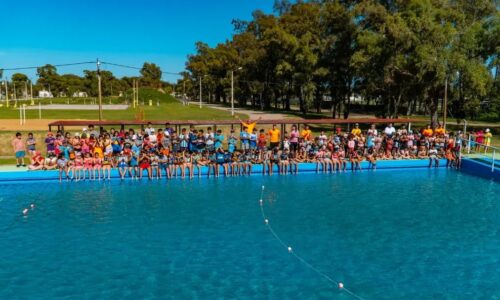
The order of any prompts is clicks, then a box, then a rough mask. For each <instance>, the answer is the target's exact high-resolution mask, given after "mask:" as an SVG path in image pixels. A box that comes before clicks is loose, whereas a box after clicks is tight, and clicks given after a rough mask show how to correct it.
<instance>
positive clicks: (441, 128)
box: [434, 124, 445, 136]
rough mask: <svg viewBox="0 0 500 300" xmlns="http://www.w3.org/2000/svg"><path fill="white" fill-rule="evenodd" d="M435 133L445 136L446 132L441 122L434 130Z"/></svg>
mask: <svg viewBox="0 0 500 300" xmlns="http://www.w3.org/2000/svg"><path fill="white" fill-rule="evenodd" d="M434 133H435V134H436V135H437V136H443V135H444V133H445V131H444V128H443V126H442V125H441V124H439V125H438V127H437V128H436V129H435V130H434Z"/></svg>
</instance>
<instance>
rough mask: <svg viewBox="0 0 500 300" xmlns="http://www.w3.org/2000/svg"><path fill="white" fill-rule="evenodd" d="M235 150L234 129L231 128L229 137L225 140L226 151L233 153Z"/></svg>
mask: <svg viewBox="0 0 500 300" xmlns="http://www.w3.org/2000/svg"><path fill="white" fill-rule="evenodd" d="M235 150H236V136H235V135H234V129H231V134H230V135H229V139H228V141H227V151H228V152H229V153H234V151H235Z"/></svg>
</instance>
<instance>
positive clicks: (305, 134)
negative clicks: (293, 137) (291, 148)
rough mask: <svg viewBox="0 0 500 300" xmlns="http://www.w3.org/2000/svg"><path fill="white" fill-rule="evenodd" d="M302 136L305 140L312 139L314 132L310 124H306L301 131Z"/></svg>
mask: <svg viewBox="0 0 500 300" xmlns="http://www.w3.org/2000/svg"><path fill="white" fill-rule="evenodd" d="M300 136H301V137H302V139H304V141H310V140H312V132H311V129H309V126H307V125H306V126H305V127H304V129H302V131H301V132H300Z"/></svg>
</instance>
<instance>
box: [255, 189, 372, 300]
mask: <svg viewBox="0 0 500 300" xmlns="http://www.w3.org/2000/svg"><path fill="white" fill-rule="evenodd" d="M264 189H265V187H264V186H262V191H261V193H260V199H259V205H260V212H261V214H262V219H263V220H264V224H265V225H266V228H267V229H268V230H269V232H271V234H272V235H273V236H274V238H275V239H276V240H277V241H278V242H279V243H280V244H281V245H282V246H283V248H285V249H287V251H288V253H290V254H292V255H293V256H294V257H295V258H296V259H297V260H298V261H300V262H301V263H303V264H304V265H305V266H306V267H308V268H309V269H311V270H313V271H314V272H316V273H317V274H318V275H320V276H321V277H323V278H324V279H326V280H327V281H328V282H330V283H331V284H333V285H334V286H335V287H337V288H339V289H340V290H342V291H344V292H346V293H347V294H349V295H351V296H352V297H354V298H356V299H359V300H364V298H362V297H361V296H359V295H357V294H355V293H354V292H353V291H351V290H349V289H347V288H346V287H345V286H344V284H343V283H342V282H338V281H336V280H334V279H332V278H331V277H330V276H328V275H327V274H325V273H324V272H322V271H320V270H318V269H317V268H315V267H314V266H313V265H311V264H310V263H309V262H308V261H307V260H305V259H304V258H302V256H300V255H299V254H297V252H295V251H294V250H293V248H292V247H291V246H290V245H288V244H286V243H285V242H284V241H283V240H282V239H281V238H280V237H279V235H278V234H277V233H276V232H275V231H274V229H273V227H272V226H271V224H270V222H269V219H268V218H267V216H266V213H265V211H264V200H263V199H264Z"/></svg>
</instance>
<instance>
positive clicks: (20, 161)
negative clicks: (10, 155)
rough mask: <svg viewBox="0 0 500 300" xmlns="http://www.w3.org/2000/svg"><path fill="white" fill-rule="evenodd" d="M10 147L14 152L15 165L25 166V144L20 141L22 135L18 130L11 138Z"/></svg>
mask: <svg viewBox="0 0 500 300" xmlns="http://www.w3.org/2000/svg"><path fill="white" fill-rule="evenodd" d="M12 148H13V149H14V153H15V154H16V167H18V168H19V167H20V166H23V167H26V165H25V164H24V157H25V156H26V145H25V144H24V142H23V141H22V135H21V133H20V132H18V133H16V137H15V138H14V139H13V140H12Z"/></svg>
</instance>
